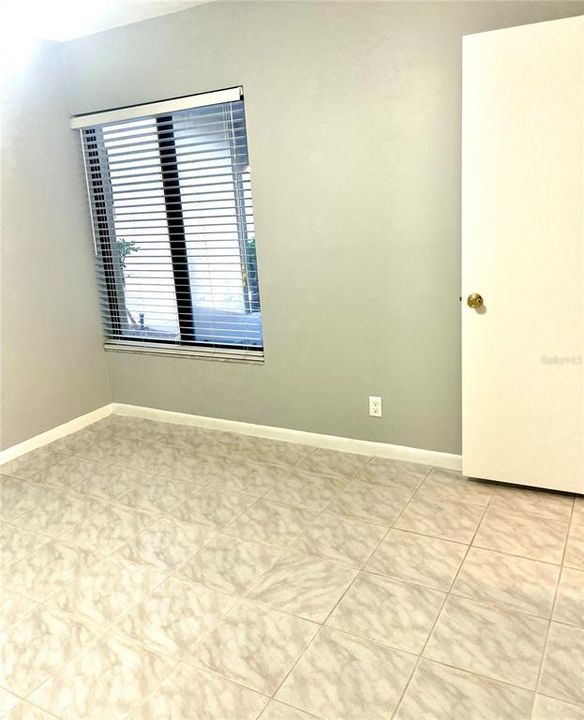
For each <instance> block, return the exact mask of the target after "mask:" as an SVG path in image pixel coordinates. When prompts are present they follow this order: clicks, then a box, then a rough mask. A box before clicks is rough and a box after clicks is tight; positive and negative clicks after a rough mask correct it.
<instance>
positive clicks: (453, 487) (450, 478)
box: [418, 468, 494, 507]
mask: <svg viewBox="0 0 584 720" xmlns="http://www.w3.org/2000/svg"><path fill="white" fill-rule="evenodd" d="M493 487H494V486H493V485H492V484H489V483H486V482H481V481H480V480H471V479H469V478H467V477H465V476H464V475H462V473H459V472H456V471H455V470H443V469H440V468H433V469H432V472H431V473H430V474H429V475H428V476H427V478H426V479H425V480H424V482H423V483H422V486H421V487H420V488H419V490H418V497H422V498H426V499H428V500H442V501H443V502H450V501H451V502H461V503H470V504H472V505H482V506H483V507H486V506H487V505H488V504H489V502H490V500H491V498H492V497H493Z"/></svg>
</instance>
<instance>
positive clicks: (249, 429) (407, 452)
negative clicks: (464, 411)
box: [0, 403, 462, 470]
mask: <svg viewBox="0 0 584 720" xmlns="http://www.w3.org/2000/svg"><path fill="white" fill-rule="evenodd" d="M112 413H114V414H116V415H127V416H130V417H138V418H145V419H147V420H156V421H158V422H167V423H174V424H177V425H190V426H193V427H202V428H208V429H210V430H222V431H224V432H234V433H241V434H242V435H253V436H254V437H262V438H268V439H270V440H284V441H285V442H292V443H301V444H303V445H311V446H313V447H319V448H327V449H329V450H339V451H341V452H352V453H358V454H359V455H372V456H375V457H382V458H390V459H392V460H402V461H406V462H414V463H421V464H423V465H433V466H434V467H442V468H447V469H449V470H460V469H461V467H462V457H461V456H460V455H455V454H453V453H444V452H437V451H435V450H421V449H419V448H412V447H407V446H405V445H391V444H390V443H381V442H373V441H371V440H356V439H354V438H346V437H338V436H336V435H321V434H319V433H312V432H306V431H304V430H292V429H290V428H282V427H273V426H271V425H254V424H253V423H246V422H240V421H238V420H224V419H222V418H213V417H206V416H204V415H190V414H189V413H181V412H173V411H172V410H158V409H156V408H149V407H140V406H139V405H124V404H122V403H110V404H109V405H104V406H103V407H101V408H98V409H97V410H93V411H92V412H89V413H87V414H86V415H80V416H79V417H77V418H74V419H73V420H70V421H69V422H66V423H64V424H63V425H58V426H57V427H54V428H52V429H51V430H47V432H44V433H41V434H40V435H35V436H34V437H32V438H29V439H28V440H24V441H23V442H21V443H18V445H13V446H12V447H9V448H6V450H2V451H1V452H0V464H2V463H5V462H8V461H9V460H14V458H17V457H19V456H20V455H24V454H25V453H27V452H30V451H31V450H36V449H37V448H40V447H43V445H48V444H49V443H52V442H54V441H55V440H59V439H60V438H62V437H65V436H66V435H70V434H71V433H74V432H77V431H78V430H82V429H83V428H85V427H87V426H88V425H92V424H93V423H94V422H97V421H98V420H101V419H103V418H105V417H107V416H108V415H111V414H112Z"/></svg>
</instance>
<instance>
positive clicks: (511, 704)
mask: <svg viewBox="0 0 584 720" xmlns="http://www.w3.org/2000/svg"><path fill="white" fill-rule="evenodd" d="M532 703H533V693H532V692H530V691H528V690H523V689H521V688H515V687H511V686H510V685H506V684H503V683H499V682H495V681H493V680H487V679H486V678H483V677H480V676H479V675H471V674H470V673H466V672H462V671H461V670H455V669H454V668H449V667H445V666H444V665H439V664H438V663H434V662H430V661H428V660H422V661H421V662H420V664H419V665H418V667H417V668H416V671H415V673H414V676H413V678H412V681H411V683H410V685H409V687H408V689H407V691H406V693H405V695H404V698H403V700H402V702H401V704H400V706H399V709H398V711H397V713H396V716H395V717H396V720H421V718H428V720H430V718H431V720H529V718H530V716H531V705H532ZM547 720H552V718H551V717H550V718H547ZM558 720H559V718H558Z"/></svg>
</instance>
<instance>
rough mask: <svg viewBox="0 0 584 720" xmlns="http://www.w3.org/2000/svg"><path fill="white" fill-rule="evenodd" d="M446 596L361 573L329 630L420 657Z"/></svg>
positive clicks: (331, 617) (332, 617) (434, 591)
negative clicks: (362, 638) (368, 639)
mask: <svg viewBox="0 0 584 720" xmlns="http://www.w3.org/2000/svg"><path fill="white" fill-rule="evenodd" d="M445 597H446V595H445V593H442V592H440V591H438V590H430V589H429V588H423V587H420V586H419V585H412V584H411V583H405V582H402V581H401V580H394V579H390V578H386V577H382V576H381V575H371V574H370V573H364V572H362V573H359V575H358V576H357V579H356V580H355V582H354V583H353V584H352V585H351V587H350V588H349V590H348V591H347V592H346V593H345V595H344V596H343V598H342V600H341V601H340V602H339V604H338V605H337V606H336V608H335V609H334V610H333V612H332V614H331V616H330V617H329V619H328V620H327V626H330V627H333V628H336V629H337V630H343V631H344V632H348V633H352V634H353V635H359V636H361V637H367V638H370V639H372V640H379V641H380V642H384V643H387V644H388V645H391V646H392V647H394V648H397V649H398V650H406V651H407V652H411V653H419V652H421V651H422V648H423V647H424V643H425V642H426V639H427V638H428V635H429V634H430V630H431V629H432V626H433V625H434V622H435V620H436V618H437V617H438V613H439V612H440V608H441V607H442V605H443V603H444V599H445Z"/></svg>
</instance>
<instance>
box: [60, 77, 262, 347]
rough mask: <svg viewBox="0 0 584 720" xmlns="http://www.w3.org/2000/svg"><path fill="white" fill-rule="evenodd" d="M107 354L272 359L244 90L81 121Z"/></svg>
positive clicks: (74, 123)
mask: <svg viewBox="0 0 584 720" xmlns="http://www.w3.org/2000/svg"><path fill="white" fill-rule="evenodd" d="M72 126H73V127H77V128H80V129H81V134H82V141H83V151H84V157H85V168H86V174H87V186H88V192H89V199H90V205H91V213H92V220H93V230H94V238H95V253H96V261H97V263H96V264H97V275H98V284H99V290H100V299H101V307H102V315H103V323H104V329H105V336H106V348H110V349H133V350H136V349H138V348H141V349H148V350H150V351H152V350H154V351H159V352H160V351H163V352H168V351H170V352H172V348H174V349H175V350H176V349H179V350H181V351H182V352H181V354H182V353H184V352H185V350H187V349H188V350H190V351H193V352H197V351H201V350H202V349H205V350H206V353H209V352H211V354H212V355H214V356H216V357H220V358H224V359H227V358H232V357H236V358H237V357H241V358H248V359H249V358H255V359H258V358H260V359H261V358H262V357H263V352H262V351H263V341H262V318H261V308H260V293H259V285H258V269H257V259H256V247H255V227H254V219H253V205H252V196H251V180H250V170H249V158H248V150H247V136H246V127H245V113H244V103H243V96H242V93H241V88H235V89H233V90H223V91H219V92H216V93H207V94H204V95H196V96H193V97H190V98H180V99H178V100H170V101H166V102H162V103H154V104H150V105H141V106H134V107H131V108H122V109H120V110H114V111H111V112H105V113H97V114H94V115H90V116H80V117H77V118H74V119H73V121H72Z"/></svg>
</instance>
